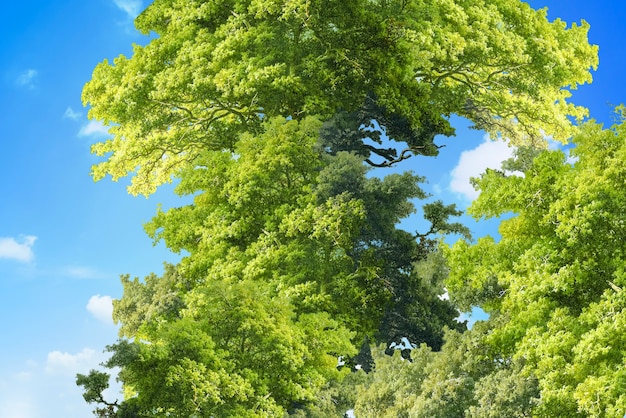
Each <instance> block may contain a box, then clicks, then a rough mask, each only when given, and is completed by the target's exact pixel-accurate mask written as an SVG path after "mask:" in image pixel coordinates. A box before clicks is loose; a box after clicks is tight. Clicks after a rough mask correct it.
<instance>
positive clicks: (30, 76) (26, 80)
mask: <svg viewBox="0 0 626 418" xmlns="http://www.w3.org/2000/svg"><path fill="white" fill-rule="evenodd" d="M37 74H38V72H37V70H34V69H32V68H29V69H28V70H24V71H23V72H22V73H21V74H20V75H19V76H18V77H17V79H16V80H15V84H17V85H18V86H20V87H27V88H29V89H32V88H34V87H35V80H36V78H37Z"/></svg>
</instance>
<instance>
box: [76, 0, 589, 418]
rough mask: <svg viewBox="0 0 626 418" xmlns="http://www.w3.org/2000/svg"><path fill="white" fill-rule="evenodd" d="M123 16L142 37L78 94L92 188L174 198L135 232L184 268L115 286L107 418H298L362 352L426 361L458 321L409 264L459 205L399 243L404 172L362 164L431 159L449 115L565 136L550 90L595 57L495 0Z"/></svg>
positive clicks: (523, 138) (432, 212) (167, 8)
mask: <svg viewBox="0 0 626 418" xmlns="http://www.w3.org/2000/svg"><path fill="white" fill-rule="evenodd" d="M136 24H137V27H138V28H139V29H140V30H142V31H143V32H144V33H146V34H148V33H151V32H154V33H155V34H156V36H154V37H153V38H152V40H151V41H150V42H149V43H148V44H147V45H146V46H135V48H134V53H133V56H132V57H130V58H126V57H123V56H120V57H118V58H117V59H115V60H114V62H113V63H109V62H107V61H105V62H103V63H101V64H100V65H98V66H97V67H96V69H95V71H94V74H93V78H92V80H91V81H90V82H89V83H87V85H86V86H85V89H84V91H83V100H84V103H85V104H86V105H89V106H90V110H89V115H90V117H91V118H93V119H99V120H102V121H103V122H104V123H105V125H107V126H109V127H110V133H111V134H112V135H113V137H112V138H111V139H110V140H107V141H105V142H101V143H97V144H95V145H94V147H93V152H94V153H95V154H97V155H100V156H103V157H105V159H104V161H102V162H100V163H99V164H97V165H96V166H95V167H94V169H93V176H94V178H95V179H96V180H99V179H101V178H103V177H104V176H106V175H107V174H109V175H111V176H112V178H113V179H114V180H117V179H119V178H121V177H123V176H126V175H133V178H132V183H131V186H130V188H129V191H130V192H131V193H133V194H144V195H149V194H150V193H152V192H153V191H154V190H155V189H156V187H158V186H159V185H160V184H162V183H165V182H169V181H174V180H175V181H176V182H177V186H176V192H177V193H179V194H181V195H189V196H192V197H193V203H192V204H190V205H187V206H182V207H178V208H174V209H170V210H168V211H159V212H158V213H157V215H156V216H155V217H154V219H153V220H152V221H151V222H150V223H148V224H147V225H146V230H147V232H148V234H149V235H150V236H151V237H152V238H153V239H154V240H155V241H163V242H164V243H165V244H166V245H167V246H168V248H170V249H171V250H172V251H175V252H183V253H184V254H185V256H184V257H183V260H182V261H181V262H180V263H179V264H178V265H176V266H171V267H166V272H165V274H164V275H163V277H158V276H155V275H151V276H148V277H147V278H146V279H145V280H144V281H140V280H138V279H134V280H130V279H129V278H128V277H123V278H122V282H123V284H124V290H125V292H124V296H123V297H122V298H121V299H120V300H119V301H116V302H115V306H114V318H115V320H116V321H118V322H119V323H121V325H122V326H121V335H120V336H121V337H122V339H121V340H120V341H118V342H117V343H116V344H114V345H112V346H110V348H109V350H110V352H111V353H112V357H111V359H110V360H109V361H108V362H107V363H106V365H107V366H108V367H120V369H121V371H120V375H119V377H120V379H121V381H122V382H123V383H124V388H125V391H126V393H125V395H126V396H125V400H124V401H123V402H122V403H121V404H120V406H119V410H118V411H117V412H118V413H120V411H122V410H123V408H127V409H126V410H132V411H134V412H133V413H136V414H138V416H173V417H178V416H180V417H190V416H282V415H284V414H285V413H288V414H292V415H298V414H301V413H303V411H313V408H314V407H318V406H319V405H316V404H315V403H314V402H313V400H314V399H315V398H316V395H317V394H319V393H321V391H324V390H328V391H332V390H333V389H334V388H337V387H340V386H341V384H342V382H343V381H344V380H345V379H346V377H345V376H346V371H337V370H336V367H335V366H336V364H337V356H339V355H343V356H346V357H348V360H350V358H352V360H353V361H358V359H359V357H358V355H357V347H359V346H361V345H362V344H363V341H366V342H367V341H371V342H372V343H373V344H374V345H377V344H379V343H383V342H384V343H385V344H389V343H390V342H398V340H399V339H401V338H403V337H404V338H408V339H409V340H410V341H411V342H412V343H414V344H419V343H428V344H429V345H430V346H431V347H432V348H434V349H440V348H441V346H442V344H443V334H444V332H443V327H444V326H448V327H450V328H456V329H458V330H462V329H463V327H464V326H463V325H459V324H458V323H456V322H455V320H454V318H455V316H456V315H457V312H456V310H455V308H454V307H453V306H452V305H451V304H450V303H449V302H448V301H445V300H441V299H440V298H439V297H438V296H440V295H441V294H442V293H443V292H444V290H443V288H442V285H441V282H440V281H438V280H434V281H429V280H428V278H426V277H424V276H423V275H420V274H419V269H418V268H417V267H416V266H417V265H420V263H428V262H431V263H435V260H434V259H433V258H432V257H431V255H432V253H433V252H435V251H436V250H437V248H438V247H437V246H438V244H437V238H438V237H439V236H440V235H441V234H447V233H460V234H465V235H466V233H467V230H466V228H464V227H463V226H462V225H460V224H458V223H454V222H451V221H450V217H454V216H457V215H459V214H460V212H459V211H458V210H457V209H456V208H455V207H454V206H453V205H445V204H444V203H442V202H439V201H436V202H432V203H429V204H426V205H424V207H423V208H422V212H423V215H424V217H425V219H426V220H427V221H428V222H429V223H430V225H431V226H430V228H429V229H428V230H427V231H422V232H419V231H417V232H415V233H410V232H407V231H403V230H401V229H399V228H398V227H397V224H398V222H399V221H400V220H401V219H403V218H405V217H406V216H408V215H410V214H411V213H413V212H414V211H415V207H414V205H413V203H412V202H411V200H412V199H424V198H426V197H427V196H426V194H425V193H424V192H423V191H422V190H421V188H420V187H419V183H420V182H422V181H423V179H422V178H420V177H418V176H415V175H413V174H412V173H403V174H392V175H388V176H386V177H384V178H381V177H382V176H381V177H377V176H371V175H368V169H369V167H371V166H374V167H377V166H378V167H385V166H389V165H393V164H395V163H398V162H400V161H402V160H404V159H406V158H408V157H409V156H410V155H412V154H423V155H436V154H437V152H438V147H437V146H436V144H435V143H434V138H435V136H436V135H438V134H445V135H451V134H452V133H453V129H452V128H451V126H450V124H449V121H448V118H449V116H450V115H451V114H452V113H456V114H459V115H462V116H466V117H468V118H470V119H471V120H472V121H473V122H474V123H475V124H476V127H477V128H482V129H486V130H488V131H489V132H490V133H491V134H492V136H493V137H497V136H499V135H504V136H507V137H510V138H511V139H512V140H513V141H514V142H515V143H524V144H529V143H530V144H535V143H537V141H538V140H539V138H541V137H543V135H544V134H551V135H553V136H554V137H555V138H557V139H560V140H565V139H566V138H568V137H569V136H570V135H571V134H572V132H574V131H575V128H574V127H573V125H572V124H571V122H570V120H569V119H568V117H570V116H573V117H582V116H583V115H584V114H585V111H584V109H581V108H577V107H575V106H573V105H572V104H570V103H567V102H566V99H567V97H568V96H569V92H568V89H571V88H575V87H576V85H578V84H580V83H585V82H588V81H590V75H589V69H590V68H593V67H595V65H596V62H597V57H596V48H595V47H592V46H590V45H588V43H587V40H586V33H587V25H586V24H583V25H581V26H572V27H571V28H567V27H566V26H565V24H563V23H562V22H560V21H556V22H553V23H550V22H548V21H547V19H546V17H545V11H534V10H532V9H531V8H530V7H529V6H528V5H526V4H525V3H521V2H518V1H512V0H491V1H484V2H479V3H476V1H456V2H455V1H451V0H445V1H422V0H414V1H404V0H402V1H371V0H350V1H347V2H346V1H335V0H332V1H319V0H315V1H313V0H311V1H307V0H304V1H300V0H295V1H292V0H288V1H287V0H284V1H260V0H228V1H226V0H219V1H211V2H207V1H200V0H192V1H189V0H156V1H155V2H154V3H153V4H152V5H151V6H149V7H148V8H147V9H146V11H145V12H144V13H142V14H141V15H140V16H139V17H138V18H137V21H136ZM388 142H389V144H388ZM435 264H436V263H435ZM366 349H367V344H365V345H364V350H366ZM355 359H357V360H355ZM90 387H91V386H86V389H88V390H90ZM337 393H341V396H342V397H343V398H344V399H347V397H346V396H345V392H342V391H341V390H339V391H337ZM90 399H94V400H96V401H97V400H98V399H96V398H90ZM100 400H102V399H101V398H100ZM327 406H328V405H326V406H324V407H322V406H320V407H319V408H318V411H324V410H328V408H326V407H327ZM320 413H322V412H320Z"/></svg>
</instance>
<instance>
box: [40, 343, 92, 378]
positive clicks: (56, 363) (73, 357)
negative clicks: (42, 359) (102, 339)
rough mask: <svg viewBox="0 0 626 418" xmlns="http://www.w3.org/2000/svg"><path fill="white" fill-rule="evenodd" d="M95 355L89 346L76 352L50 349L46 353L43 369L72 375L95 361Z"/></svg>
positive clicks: (49, 372) (50, 372)
mask: <svg viewBox="0 0 626 418" xmlns="http://www.w3.org/2000/svg"><path fill="white" fill-rule="evenodd" d="M96 356H97V355H96V351H95V350H93V349H91V348H84V349H83V350H82V351H80V352H78V353H76V354H70V353H63V352H61V351H51V352H50V353H48V359H47V361H46V367H45V370H46V373H48V374H65V375H70V376H73V375H74V374H75V373H76V372H80V371H81V370H84V369H85V368H88V367H90V366H92V365H93V364H94V363H96V361H95V360H96Z"/></svg>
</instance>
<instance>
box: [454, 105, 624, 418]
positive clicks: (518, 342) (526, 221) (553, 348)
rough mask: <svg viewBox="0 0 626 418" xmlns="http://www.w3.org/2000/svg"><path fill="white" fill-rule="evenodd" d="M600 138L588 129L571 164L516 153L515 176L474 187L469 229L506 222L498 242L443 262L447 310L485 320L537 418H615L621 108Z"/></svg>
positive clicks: (619, 381) (619, 376)
mask: <svg viewBox="0 0 626 418" xmlns="http://www.w3.org/2000/svg"><path fill="white" fill-rule="evenodd" d="M618 118H619V121H618V123H617V124H616V125H614V126H613V127H611V128H610V129H603V128H602V126H601V125H599V124H596V123H594V122H593V121H590V122H588V123H586V124H585V125H584V126H583V127H582V129H581V133H580V134H578V135H577V136H576V137H575V138H574V143H575V147H574V148H573V149H572V151H571V158H570V159H568V158H567V156H566V155H565V154H564V153H563V152H561V151H544V152H542V153H540V154H539V155H537V156H536V157H535V158H534V159H532V160H529V159H528V158H527V156H528V153H527V152H522V156H521V157H522V158H518V159H517V161H516V162H515V163H514V164H517V166H518V167H525V169H524V176H523V177H520V176H506V175H505V174H504V173H503V172H502V171H497V170H491V171H488V172H487V173H486V174H484V175H482V176H481V178H480V179H477V181H476V185H477V187H479V188H480V190H481V194H480V197H479V198H478V199H477V200H476V201H475V203H474V204H473V205H472V207H471V208H470V211H471V212H472V213H473V214H474V216H476V217H481V216H485V217H492V216H500V215H502V214H504V213H509V212H512V213H515V214H516V216H514V217H513V218H511V219H508V220H505V221H502V222H501V225H500V233H501V235H502V238H501V240H500V241H499V242H495V241H494V240H493V239H489V238H486V239H483V240H480V241H479V242H478V243H476V244H473V245H471V244H469V243H467V242H459V243H457V244H455V245H454V246H453V247H452V248H450V249H449V250H447V254H448V260H449V263H450V269H451V273H450V277H449V279H448V280H447V287H448V289H450V294H451V296H452V299H453V300H457V301H459V302H460V303H462V304H463V305H466V306H467V305H468V304H478V305H481V306H483V307H484V308H485V309H487V310H488V311H489V313H490V315H491V318H490V322H492V323H493V331H492V332H491V333H490V335H489V336H488V337H486V341H488V342H489V344H491V345H492V346H494V347H497V349H498V350H499V351H500V352H501V353H503V354H504V355H506V356H508V357H510V358H513V359H516V360H517V361H518V362H520V363H521V364H522V365H523V368H522V373H523V374H524V375H526V376H535V377H536V379H537V381H538V385H539V388H540V394H541V396H540V402H539V403H538V405H537V406H536V408H535V410H534V411H533V416H537V417H560V416H563V417H565V416H567V417H576V416H580V417H583V416H585V417H622V416H623V415H624V411H626V396H625V395H624V393H626V392H625V391H624V371H623V370H624V364H625V361H626V358H625V357H624V351H623V347H624V342H625V341H624V312H625V310H624V308H625V305H624V302H625V301H626V299H624V292H623V290H622V289H623V287H624V285H625V284H626V282H625V281H624V280H625V276H624V269H623V263H624V253H625V252H624V250H625V247H624V240H623V237H624V233H625V232H626V230H625V229H624V228H625V224H624V220H623V208H624V204H625V203H626V195H625V194H624V191H623V190H624V188H623V183H624V178H625V175H626V171H625V169H624V164H623V161H624V160H623V159H624V157H625V156H626V146H625V145H624V144H625V141H624V138H625V135H626V128H625V126H624V123H623V122H624V117H623V108H619V109H618Z"/></svg>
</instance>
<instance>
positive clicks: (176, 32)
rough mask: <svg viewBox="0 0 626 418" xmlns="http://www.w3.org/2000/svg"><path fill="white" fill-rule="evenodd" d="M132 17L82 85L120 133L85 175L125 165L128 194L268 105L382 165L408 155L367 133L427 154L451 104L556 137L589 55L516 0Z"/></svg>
mask: <svg viewBox="0 0 626 418" xmlns="http://www.w3.org/2000/svg"><path fill="white" fill-rule="evenodd" d="M136 25H137V27H138V28H139V30H141V31H142V32H143V33H145V34H149V33H155V34H156V35H157V36H156V37H154V39H152V40H151V41H150V42H149V43H148V44H147V45H146V46H139V45H136V46H135V47H134V51H133V55H132V56H131V57H125V56H119V57H118V58H116V59H115V60H113V61H112V62H109V61H104V62H102V63H101V64H100V65H98V66H97V67H96V69H95V70H94V73H93V77H92V79H91V81H90V82H88V83H87V85H86V86H85V89H84V92H83V102H84V103H85V104H86V105H89V106H90V110H89V116H90V117H91V118H93V119H98V120H102V121H104V123H105V124H106V125H107V126H109V127H110V129H109V131H110V132H111V134H112V135H113V138H111V139H110V140H107V141H105V142H102V143H98V144H96V145H94V147H93V151H94V153H96V154H97V155H100V156H106V159H105V161H103V162H101V163H99V164H97V165H96V166H94V169H93V176H94V178H95V179H101V178H103V177H104V176H105V175H107V174H109V175H111V177H112V178H113V179H114V180H117V179H119V178H121V177H123V176H126V175H128V174H133V182H132V184H131V186H130V188H129V190H130V192H131V193H133V194H138V193H141V194H146V195H148V194H151V193H152V192H153V191H154V190H155V187H157V186H158V185H159V184H162V183H164V182H167V181H171V179H172V176H177V175H178V174H179V170H180V169H181V168H185V167H189V166H192V167H193V166H194V165H195V164H196V163H197V160H198V158H202V154H203V153H204V152H206V150H218V151H221V150H232V149H233V148H234V146H235V144H236V143H237V142H238V141H239V138H240V135H241V134H242V133H243V132H257V130H258V129H259V126H260V124H261V123H262V120H263V118H264V117H274V116H283V117H291V118H293V119H298V120H299V119H303V118H305V117H307V116H319V117H320V120H322V121H324V122H326V123H327V127H328V129H329V130H330V131H331V136H332V137H333V140H332V142H331V143H330V144H329V146H330V145H331V144H332V145H334V146H335V148H337V150H351V151H355V150H356V151H359V152H360V153H362V154H365V156H366V157H369V156H370V154H372V153H373V154H374V155H379V156H382V157H384V159H383V162H384V161H394V160H396V159H397V158H398V157H401V155H399V154H398V153H394V152H395V151H393V150H392V151H389V150H386V151H385V150H384V148H383V149H382V150H379V148H380V147H373V146H372V145H371V144H370V143H369V142H364V141H363V139H364V138H371V139H372V140H374V143H375V142H376V141H378V140H379V138H380V135H381V133H383V132H384V133H386V134H388V135H389V136H390V137H391V138H394V139H397V140H399V141H405V142H406V143H407V145H408V148H407V152H418V153H423V154H426V155H434V154H436V151H437V150H436V147H435V146H434V144H433V139H434V136H435V135H437V134H445V135H450V134H452V133H453V130H452V128H451V127H450V124H449V122H448V119H447V118H448V117H449V116H450V115H451V114H453V113H454V114H457V115H460V116H464V117H467V118H468V119H470V120H471V121H473V122H474V123H475V125H476V127H477V128H480V129H485V130H486V131H487V132H489V133H490V134H491V135H492V136H493V137H497V136H499V135H502V136H506V137H508V138H510V139H511V140H512V141H513V142H514V143H516V144H520V143H535V144H538V143H539V142H540V140H541V138H543V137H544V136H545V135H552V136H553V137H554V138H555V139H557V140H560V141H564V140H567V139H568V138H569V137H570V136H571V135H572V133H573V132H574V128H573V126H572V125H571V122H570V121H569V119H568V116H573V117H576V118H580V117H582V116H584V115H585V111H584V109H582V108H578V107H575V106H574V105H572V104H570V103H568V102H566V99H567V98H568V96H569V95H570V93H569V90H570V89H575V88H576V86H577V85H579V84H582V83H587V82H590V81H591V75H590V73H589V69H590V68H595V66H596V65H597V48H596V47H593V46H590V45H589V44H588V42H587V30H588V25H587V24H586V23H584V22H583V24H582V25H580V26H577V25H573V26H572V27H569V28H568V27H567V26H566V24H565V23H564V22H562V21H559V20H557V21H554V22H548V20H547V19H546V11H545V10H539V11H535V10H533V9H531V8H530V6H528V4H526V3H523V2H520V1H518V0H488V1H487V0H481V1H479V2H478V3H477V2H476V1H475V0H472V1H469V0H462V1H461V0H457V1H453V0H445V1H439V0H438V1H433V0H411V1H407V0H391V1H389V0H384V1H383V0H377V1H371V0H350V1H345V0H341V1H338V0H332V1H329V0H324V1H321V0H288V1H287V0H282V1H277V0H276V1H266V0H235V1H234V0H220V1H211V2H207V1H201V0H193V1H188V0H156V1H155V2H154V3H153V4H151V5H150V6H149V7H148V8H147V9H146V10H145V11H144V12H143V13H142V14H141V15H140V16H139V17H138V18H137V20H136ZM371 121H377V123H376V124H372V123H371ZM372 131H374V132H372ZM377 131H378V132H377ZM402 155H404V156H406V154H404V153H403V154H402Z"/></svg>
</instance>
